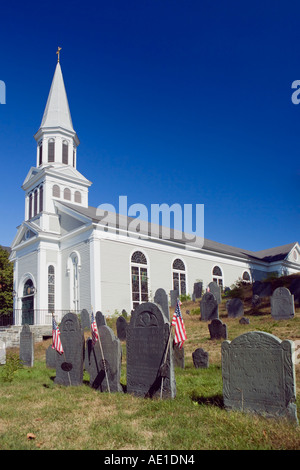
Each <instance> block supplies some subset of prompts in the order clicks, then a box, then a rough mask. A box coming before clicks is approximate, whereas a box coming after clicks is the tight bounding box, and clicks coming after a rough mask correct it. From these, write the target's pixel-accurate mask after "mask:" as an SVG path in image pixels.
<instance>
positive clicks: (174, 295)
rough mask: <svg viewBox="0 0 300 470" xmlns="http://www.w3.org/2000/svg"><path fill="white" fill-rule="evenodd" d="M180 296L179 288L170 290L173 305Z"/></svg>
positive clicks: (172, 305) (173, 305)
mask: <svg viewBox="0 0 300 470" xmlns="http://www.w3.org/2000/svg"><path fill="white" fill-rule="evenodd" d="M178 297H179V290H177V289H175V290H170V299H171V307H175V306H176V304H177V299H178Z"/></svg>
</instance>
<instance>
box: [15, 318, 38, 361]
mask: <svg viewBox="0 0 300 470" xmlns="http://www.w3.org/2000/svg"><path fill="white" fill-rule="evenodd" d="M19 356H20V361H22V363H23V365H24V366H28V367H33V363H34V333H33V332H32V331H31V330H30V326H29V325H24V326H23V328H22V331H21V333H20V353H19Z"/></svg>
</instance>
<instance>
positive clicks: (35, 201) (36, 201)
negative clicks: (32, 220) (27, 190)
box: [33, 189, 38, 217]
mask: <svg viewBox="0 0 300 470" xmlns="http://www.w3.org/2000/svg"><path fill="white" fill-rule="evenodd" d="M37 211H38V192H37V189H36V190H35V191H34V196H33V217H35V216H36V214H37Z"/></svg>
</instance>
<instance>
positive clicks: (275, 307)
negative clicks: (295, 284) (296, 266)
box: [271, 287, 295, 320]
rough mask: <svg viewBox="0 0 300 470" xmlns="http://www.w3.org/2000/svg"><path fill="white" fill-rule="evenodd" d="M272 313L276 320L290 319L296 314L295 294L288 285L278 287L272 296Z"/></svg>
mask: <svg viewBox="0 0 300 470" xmlns="http://www.w3.org/2000/svg"><path fill="white" fill-rule="evenodd" d="M271 315H272V317H273V318H274V320H289V319H290V318H294V316H295V305H294V296H293V295H292V294H291V293H290V291H289V290H288V289H287V288H286V287H277V289H275V290H274V292H273V295H272V297H271Z"/></svg>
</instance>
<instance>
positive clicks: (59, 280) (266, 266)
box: [10, 56, 300, 325]
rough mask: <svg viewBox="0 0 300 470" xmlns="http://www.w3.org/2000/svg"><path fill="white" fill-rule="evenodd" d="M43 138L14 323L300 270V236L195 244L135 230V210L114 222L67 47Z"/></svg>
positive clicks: (17, 274)
mask: <svg viewBox="0 0 300 470" xmlns="http://www.w3.org/2000/svg"><path fill="white" fill-rule="evenodd" d="M34 138H35V140H36V143H37V152H36V165H35V166H32V167H31V168H30V170H29V172H28V174H27V176H26V178H25V181H24V183H23V185H22V189H23V190H24V192H25V217H24V221H23V222H22V224H21V225H20V226H19V227H18V230H17V234H16V236H15V238H14V240H13V242H12V245H11V255H10V260H11V261H12V262H13V263H14V324H15V325H23V324H25V323H27V324H29V325H50V324H51V318H52V313H54V314H55V317H56V319H57V320H58V321H60V320H61V318H62V316H63V315H64V314H65V313H67V312H75V313H76V312H80V311H81V310H82V309H86V310H88V311H89V312H91V309H93V311H94V312H96V311H98V310H99V311H101V312H102V313H103V314H104V315H106V316H107V315H112V314H113V313H114V312H115V311H116V310H118V311H119V312H121V311H122V310H123V309H125V310H126V311H127V312H128V313H129V312H130V311H131V310H132V309H133V308H135V307H136V306H137V305H138V304H139V303H141V302H145V301H148V300H149V301H153V298H154V294H155V292H156V290H157V289H158V288H163V289H164V290H165V291H166V292H167V293H169V292H170V291H171V290H178V292H179V295H182V294H190V295H191V294H192V293H193V286H194V283H195V282H197V281H202V283H203V288H204V289H205V288H206V286H207V285H208V284H209V283H210V282H211V281H213V280H214V281H215V282H217V283H218V284H219V285H220V286H222V287H223V288H224V287H226V286H228V287H230V286H231V285H232V284H234V283H235V282H236V281H237V280H238V279H243V280H245V281H248V282H252V281H254V280H261V279H264V278H265V277H266V276H267V275H268V274H269V273H271V272H278V273H279V274H292V273H296V272H299V271H300V246H299V243H298V242H294V243H290V244H288V245H285V246H280V247H276V248H271V249H266V250H263V251H258V252H252V251H249V250H243V249H239V248H235V247H231V246H227V245H224V244H221V243H217V242H213V241H210V240H207V239H204V243H203V246H202V247H201V248H200V247H199V248H198V249H196V248H195V246H193V247H189V246H188V242H185V243H184V242H178V240H177V239H175V238H174V237H169V238H162V237H161V238H159V237H158V236H157V235H153V234H152V233H153V232H152V231H151V230H150V231H149V230H148V229H149V226H147V227H148V229H147V227H146V229H145V226H144V228H143V229H142V230H141V231H140V233H139V234H138V235H137V233H136V232H132V233H130V224H129V223H128V221H129V219H128V218H127V217H120V218H117V224H116V225H115V226H114V227H111V226H110V225H109V224H108V223H107V220H108V219H107V217H103V214H102V215H101V214H99V211H98V210H97V208H95V207H91V206H89V203H88V193H89V188H90V186H91V184H92V183H91V181H89V180H87V179H86V178H85V177H84V176H83V175H82V174H81V173H79V171H77V169H76V166H77V156H78V155H77V148H78V145H79V139H78V137H77V134H76V132H75V130H74V128H73V124H72V119H71V114H70V110H69V104H68V100H67V95H66V90H65V86H64V80H63V76H62V71H61V66H60V62H59V56H58V62H57V65H56V69H55V73H54V77H53V81H52V85H51V89H50V92H49V96H48V101H47V104H46V108H45V111H44V115H43V118H42V122H41V125H40V128H39V130H38V131H37V133H36V134H35V136H34ZM78 158H80V156H78ZM107 215H109V214H108V213H106V216H107ZM189 248H191V249H189Z"/></svg>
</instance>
